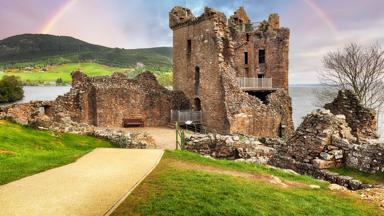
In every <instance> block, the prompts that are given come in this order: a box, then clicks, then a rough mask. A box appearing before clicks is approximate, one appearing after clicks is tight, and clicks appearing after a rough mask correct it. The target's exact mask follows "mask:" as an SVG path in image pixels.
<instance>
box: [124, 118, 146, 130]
mask: <svg viewBox="0 0 384 216" xmlns="http://www.w3.org/2000/svg"><path fill="white" fill-rule="evenodd" d="M123 127H144V120H143V117H142V116H141V115H131V116H129V117H128V118H125V119H123Z"/></svg>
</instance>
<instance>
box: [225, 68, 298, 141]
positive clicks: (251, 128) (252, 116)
mask: <svg viewBox="0 0 384 216" xmlns="http://www.w3.org/2000/svg"><path fill="white" fill-rule="evenodd" d="M235 79H236V78H235V76H234V73H229V72H225V73H223V86H224V89H225V101H227V103H226V109H227V114H228V116H229V122H230V132H231V133H237V134H248V135H252V136H258V137H283V138H289V137H290V136H291V134H292V132H293V130H294V127H293V121H292V106H291V98H290V97H289V96H288V95H287V93H286V92H285V91H284V90H279V91H277V92H275V93H272V94H270V95H269V96H268V98H267V101H266V104H263V102H262V101H260V100H259V99H258V98H256V97H253V96H250V95H248V94H246V93H244V92H243V91H242V90H241V89H240V88H239V87H238V86H237V85H236V82H234V80H235Z"/></svg>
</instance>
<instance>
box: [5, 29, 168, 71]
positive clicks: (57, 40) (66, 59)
mask: <svg viewBox="0 0 384 216" xmlns="http://www.w3.org/2000/svg"><path fill="white" fill-rule="evenodd" d="M85 61H93V62H96V63H99V64H104V65H109V66H115V67H132V66H135V65H136V64H137V63H138V62H140V63H143V64H144V65H148V66H159V67H170V66H171V64H172V63H171V62H172V48H171V47H155V48H145V49H120V48H109V47H104V46H99V45H94V44H90V43H87V42H84V41H81V40H78V39H76V38H73V37H67V36H55V35H47V34H23V35H16V36H12V37H9V38H6V39H3V40H0V66H3V67H8V66H9V67H12V66H13V65H28V64H63V63H77V62H85Z"/></svg>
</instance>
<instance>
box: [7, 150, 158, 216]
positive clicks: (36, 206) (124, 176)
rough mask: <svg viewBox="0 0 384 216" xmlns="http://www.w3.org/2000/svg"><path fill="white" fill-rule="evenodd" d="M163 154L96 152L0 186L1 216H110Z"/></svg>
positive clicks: (122, 151) (127, 151)
mask: <svg viewBox="0 0 384 216" xmlns="http://www.w3.org/2000/svg"><path fill="white" fill-rule="evenodd" d="M162 155H163V150H158V149H148V150H147V149H146V150H143V149H141V150H137V149H108V148H99V149H95V150H93V151H92V152H90V153H88V154H87V155H85V156H83V157H81V158H80V159H79V160H77V161H76V162H74V163H72V164H68V165H65V166H62V167H58V168H54V169H51V170H47V171H44V172H42V173H38V174H35V175H32V176H29V177H26V178H23V179H20V180H17V181H14V182H11V183H9V184H6V185H2V186H0V216H3V215H7V216H12V215H29V216H34V215H39V216H43V215H55V216H59V215H77V216H85V215H108V214H109V213H111V212H112V211H113V210H114V208H115V207H117V206H118V205H119V204H120V202H121V201H123V200H124V199H125V198H126V197H127V196H128V195H129V193H130V192H131V191H132V190H133V189H134V188H135V187H136V186H137V185H138V184H139V183H140V182H141V181H142V180H143V179H144V178H145V177H146V176H147V175H148V174H149V173H150V172H151V171H152V170H153V169H154V168H155V167H156V165H157V164H158V163H159V161H160V159H161V157H162Z"/></svg>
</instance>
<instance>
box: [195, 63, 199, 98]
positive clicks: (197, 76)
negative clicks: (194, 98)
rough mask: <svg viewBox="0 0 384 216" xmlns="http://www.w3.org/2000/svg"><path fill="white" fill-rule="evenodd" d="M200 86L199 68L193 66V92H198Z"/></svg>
mask: <svg viewBox="0 0 384 216" xmlns="http://www.w3.org/2000/svg"><path fill="white" fill-rule="evenodd" d="M199 86H200V68H199V67H198V66H196V67H195V94H196V95H197V94H198V93H199Z"/></svg>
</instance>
